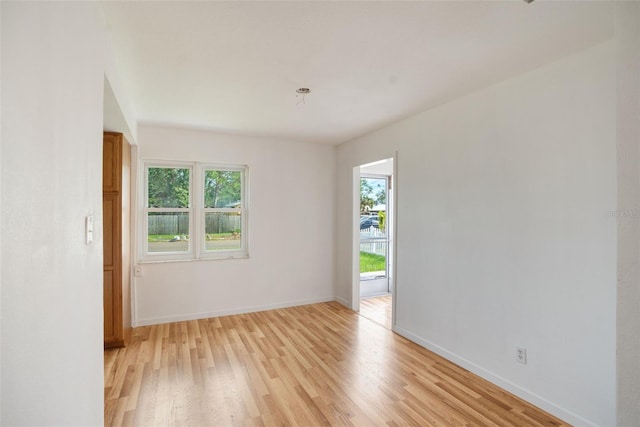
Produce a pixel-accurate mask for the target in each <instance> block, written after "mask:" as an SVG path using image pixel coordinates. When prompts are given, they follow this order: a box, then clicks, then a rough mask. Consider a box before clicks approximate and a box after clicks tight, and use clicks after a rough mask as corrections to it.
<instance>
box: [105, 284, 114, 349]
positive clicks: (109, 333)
mask: <svg viewBox="0 0 640 427" xmlns="http://www.w3.org/2000/svg"><path fill="white" fill-rule="evenodd" d="M102 297H103V304H104V340H105V342H107V341H109V342H110V341H113V340H114V339H115V336H114V321H113V320H114V319H113V271H105V272H104V288H103V293H102Z"/></svg>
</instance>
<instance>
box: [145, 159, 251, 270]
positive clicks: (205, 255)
mask: <svg viewBox="0 0 640 427" xmlns="http://www.w3.org/2000/svg"><path fill="white" fill-rule="evenodd" d="M142 163H143V167H142V168H140V171H141V173H142V174H143V177H142V179H141V182H142V187H143V188H142V193H143V195H144V197H141V198H140V199H141V202H142V205H141V212H142V215H141V220H140V221H139V224H140V232H139V233H138V236H139V239H140V240H139V242H140V244H139V245H138V247H139V248H140V262H141V263H153V262H171V261H194V260H208V259H234V258H248V257H249V237H248V236H249V233H248V231H249V227H248V225H249V209H248V200H249V185H248V180H249V167H248V166H247V165H225V164H218V163H200V162H184V161H168V160H149V159H147V160H143V161H142ZM149 168H180V169H189V207H188V208H150V207H149ZM207 170H223V171H239V172H240V180H241V184H240V185H241V190H240V191H241V200H240V208H205V207H204V205H205V203H204V201H205V194H204V178H205V171H207ZM150 212H186V213H188V214H189V248H188V251H186V252H149V245H148V239H149V236H148V232H149V215H148V214H149V213H150ZM207 212H234V213H236V212H239V213H241V215H242V220H241V233H240V249H231V250H219V251H207V250H206V233H205V230H206V228H205V220H206V213H207Z"/></svg>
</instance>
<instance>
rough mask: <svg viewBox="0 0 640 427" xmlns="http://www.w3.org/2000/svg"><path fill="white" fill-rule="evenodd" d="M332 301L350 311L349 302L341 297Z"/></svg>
mask: <svg viewBox="0 0 640 427" xmlns="http://www.w3.org/2000/svg"><path fill="white" fill-rule="evenodd" d="M334 300H335V301H336V302H338V303H339V304H342V305H344V306H345V307H347V308H348V309H349V310H351V304H350V303H349V301H347V300H346V299H344V298H342V297H335V298H334Z"/></svg>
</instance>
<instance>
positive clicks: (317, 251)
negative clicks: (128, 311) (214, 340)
mask: <svg viewBox="0 0 640 427" xmlns="http://www.w3.org/2000/svg"><path fill="white" fill-rule="evenodd" d="M138 143H139V156H140V159H141V160H144V159H173V160H189V161H194V160H195V161H202V162H213V163H226V164H246V165H248V166H249V174H250V178H249V186H250V192H249V251H250V254H249V255H250V257H249V259H236V260H204V261H188V262H171V263H156V264H144V267H143V271H144V276H143V277H136V280H135V298H136V301H137V303H136V310H135V311H136V313H137V314H136V316H137V319H135V324H137V325H141V324H150V323H158V322H165V321H173V320H181V319H192V318H203V317H212V316H217V315H222V314H228V313H237V312H245V311H254V310H259V309H267V308H271V307H282V306H288V305H297V304H303V303H311V302H317V301H327V300H333V285H332V282H333V280H332V279H333V234H332V230H333V218H334V217H333V211H334V202H333V190H334V169H335V147H333V146H328V145H320V144H302V143H296V142H284V141H278V140H273V139H264V138H252V137H240V136H231V135H221V134H216V133H212V132H207V131H195V130H184V129H176V128H173V129H172V128H162V127H149V126H140V127H139V129H138Z"/></svg>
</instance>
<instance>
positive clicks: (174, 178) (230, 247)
mask: <svg viewBox="0 0 640 427" xmlns="http://www.w3.org/2000/svg"><path fill="white" fill-rule="evenodd" d="M144 173H145V181H144V182H145V202H144V203H145V204H144V227H142V228H143V232H144V236H143V239H142V241H143V242H144V245H141V246H143V248H142V254H141V255H142V260H144V261H154V260H155V261H161V260H180V259H204V258H233V257H246V256H247V255H248V250H247V206H246V185H247V183H246V176H247V168H246V167H245V166H220V165H208V164H201V163H177V162H176V163H163V162H147V163H146V164H145V168H144Z"/></svg>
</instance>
